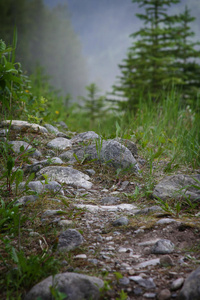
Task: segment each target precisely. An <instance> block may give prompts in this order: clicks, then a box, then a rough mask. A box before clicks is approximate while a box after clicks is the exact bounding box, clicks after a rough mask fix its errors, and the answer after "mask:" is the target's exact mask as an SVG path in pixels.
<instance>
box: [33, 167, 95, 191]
mask: <svg viewBox="0 0 200 300" xmlns="http://www.w3.org/2000/svg"><path fill="white" fill-rule="evenodd" d="M43 174H46V175H47V176H48V179H49V180H55V181H58V182H60V183H66V184H69V185H73V186H76V187H83V188H85V189H90V188H91V187H92V183H91V182H90V181H89V179H90V177H89V176H88V175H86V174H84V173H82V172H80V171H78V170H75V169H73V168H71V167H61V166H49V167H45V168H43V169H41V170H40V171H39V172H38V174H37V176H38V178H43V176H42V175H43Z"/></svg>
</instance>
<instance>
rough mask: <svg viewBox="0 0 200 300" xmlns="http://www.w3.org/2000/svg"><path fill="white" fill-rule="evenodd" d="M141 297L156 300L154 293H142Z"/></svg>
mask: <svg viewBox="0 0 200 300" xmlns="http://www.w3.org/2000/svg"><path fill="white" fill-rule="evenodd" d="M143 297H144V298H147V299H154V298H156V293H144V295H143Z"/></svg>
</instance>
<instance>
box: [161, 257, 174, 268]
mask: <svg viewBox="0 0 200 300" xmlns="http://www.w3.org/2000/svg"><path fill="white" fill-rule="evenodd" d="M160 264H161V266H162V267H169V266H173V265H174V263H173V260H172V259H171V257H170V256H169V255H164V256H162V257H161V258H160Z"/></svg>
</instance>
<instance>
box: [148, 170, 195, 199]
mask: <svg viewBox="0 0 200 300" xmlns="http://www.w3.org/2000/svg"><path fill="white" fill-rule="evenodd" d="M196 180H198V181H200V174H196V175H185V174H177V175H172V176H167V177H165V178H164V179H162V180H161V181H160V182H159V183H158V184H157V185H156V186H155V188H154V191H153V196H154V197H159V198H160V199H162V200H166V199H168V198H172V197H173V198H175V199H181V198H182V197H187V198H189V199H190V200H200V190H199V189H197V188H195V186H196V185H197V182H196Z"/></svg>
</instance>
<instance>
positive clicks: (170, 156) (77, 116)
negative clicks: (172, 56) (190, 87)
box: [63, 90, 200, 171]
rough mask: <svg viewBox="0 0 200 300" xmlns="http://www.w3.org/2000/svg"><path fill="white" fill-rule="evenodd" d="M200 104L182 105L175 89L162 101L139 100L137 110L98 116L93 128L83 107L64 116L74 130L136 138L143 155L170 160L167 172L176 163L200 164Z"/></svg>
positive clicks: (196, 165) (106, 136)
mask: <svg viewBox="0 0 200 300" xmlns="http://www.w3.org/2000/svg"><path fill="white" fill-rule="evenodd" d="M198 105H199V104H198V103H196V105H195V106H194V107H189V106H183V105H181V100H180V98H179V95H178V94H177V93H176V92H175V91H174V90H172V91H171V93H169V94H167V95H164V96H163V99H162V101H161V102H160V103H154V102H153V101H152V100H151V98H149V100H148V101H147V102H144V101H142V100H141V101H140V103H139V106H138V109H137V110H136V111H135V112H126V113H124V114H123V113H120V114H118V115H117V113H112V112H110V113H109V112H108V113H107V114H105V115H104V117H102V118H99V119H96V120H95V122H93V126H92V127H91V122H90V116H89V115H88V114H87V115H86V114H84V113H82V112H81V111H80V110H77V109H76V110H75V111H73V110H72V111H68V112H66V113H68V117H67V118H65V117H64V118H63V120H64V121H66V122H67V124H68V126H69V128H70V130H71V131H77V132H83V131H87V130H93V131H95V132H97V133H98V134H100V135H101V136H103V137H104V138H114V137H116V136H119V137H122V138H127V139H131V140H133V141H135V142H136V143H137V144H138V145H140V147H141V149H142V152H143V154H144V156H145V157H146V158H147V159H148V160H151V159H152V158H153V159H157V158H159V157H162V158H166V159H167V160H168V162H169V165H168V168H167V169H166V171H167V170H168V171H170V170H171V169H172V168H173V167H174V165H177V164H181V165H183V164H185V165H190V166H191V167H192V168H193V169H195V168H198V167H199V166H200V147H199V142H200V131H199V128H200V113H199V112H198Z"/></svg>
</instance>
